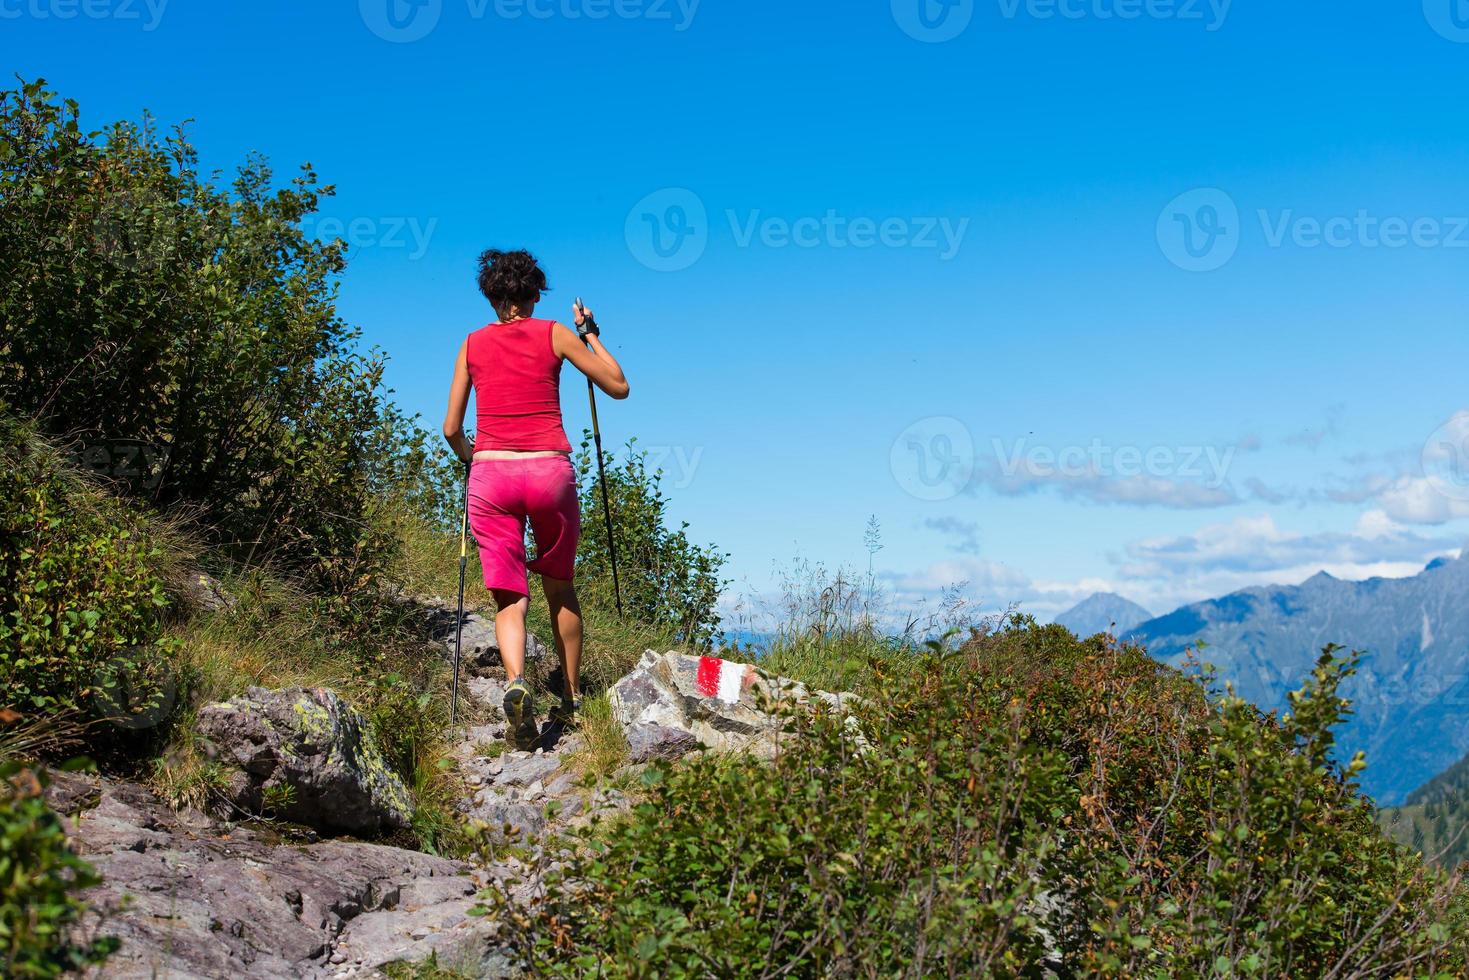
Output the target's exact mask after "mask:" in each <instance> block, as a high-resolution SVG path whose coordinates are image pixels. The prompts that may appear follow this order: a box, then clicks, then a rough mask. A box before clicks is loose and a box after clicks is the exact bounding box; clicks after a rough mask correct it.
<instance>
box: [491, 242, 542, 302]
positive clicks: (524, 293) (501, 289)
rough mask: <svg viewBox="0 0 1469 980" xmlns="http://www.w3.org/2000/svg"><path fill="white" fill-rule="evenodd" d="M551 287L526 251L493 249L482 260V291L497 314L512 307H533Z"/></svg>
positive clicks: (538, 266) (532, 256) (532, 257)
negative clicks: (532, 304) (531, 305)
mask: <svg viewBox="0 0 1469 980" xmlns="http://www.w3.org/2000/svg"><path fill="white" fill-rule="evenodd" d="M550 288H551V287H550V284H549V283H547V282H546V274H545V273H544V272H542V271H541V267H540V265H539V264H538V263H537V262H536V257H535V256H534V255H532V254H530V253H529V252H527V251H526V250H525V249H523V248H522V249H517V250H515V251H513V252H502V251H501V250H500V249H498V248H492V249H488V250H486V251H485V253H484V254H483V255H481V256H480V257H479V291H480V292H482V293H484V294H485V299H487V300H489V301H490V305H491V306H493V307H494V308H495V310H496V312H500V311H503V310H506V309H508V308H509V307H510V306H511V305H512V304H513V305H515V306H521V307H524V306H529V305H530V304H531V303H534V302H535V301H536V300H537V299H538V298H539V297H540V294H541V293H544V292H545V291H546V290H548V289H550Z"/></svg>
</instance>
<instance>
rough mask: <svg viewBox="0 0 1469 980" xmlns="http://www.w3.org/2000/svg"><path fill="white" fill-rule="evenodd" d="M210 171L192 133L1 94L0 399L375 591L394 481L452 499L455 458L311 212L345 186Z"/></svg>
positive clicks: (294, 560) (344, 586) (257, 548)
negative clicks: (90, 118)
mask: <svg viewBox="0 0 1469 980" xmlns="http://www.w3.org/2000/svg"><path fill="white" fill-rule="evenodd" d="M196 168H197V157H196V154H195V151H194V149H193V147H192V146H190V144H189V142H188V140H187V139H186V137H185V135H184V133H183V130H182V129H181V128H180V129H178V130H176V131H174V132H173V133H172V134H170V135H167V136H160V135H159V134H158V133H157V131H156V130H155V128H154V126H153V124H152V122H151V120H145V121H144V123H143V124H142V125H141V126H139V125H133V124H129V123H118V124H115V125H113V126H111V127H109V128H108V129H107V130H106V131H105V132H102V133H89V132H86V131H85V130H84V129H83V128H82V127H81V125H80V121H79V110H78V108H77V106H76V104H75V103H74V102H72V101H70V100H66V101H61V100H58V98H57V97H56V96H55V95H54V94H52V93H50V92H48V91H47V90H46V89H45V88H44V83H42V82H33V83H28V84H25V85H23V87H22V88H21V89H19V90H15V91H8V92H4V93H0V399H4V400H7V401H9V402H10V404H11V406H12V408H13V409H14V410H15V411H17V412H19V413H21V414H24V415H26V416H30V417H34V418H36V419H37V420H39V422H40V424H41V425H42V427H43V429H44V430H45V431H46V432H48V433H50V434H53V435H57V436H64V437H67V438H68V439H70V440H72V442H73V444H74V445H75V446H76V448H77V450H78V452H79V454H80V456H81V458H83V459H84V460H87V461H89V465H95V464H96V463H97V461H98V460H100V461H101V462H102V464H103V465H101V466H99V467H98V468H99V469H101V470H103V471H105V472H107V474H108V475H113V476H115V475H116V473H117V471H118V470H119V469H122V470H124V471H126V472H128V474H129V477H130V478H129V479H125V480H122V481H120V485H119V489H125V490H129V491H131V492H133V493H136V494H139V495H142V496H146V497H147V498H149V499H150V500H152V501H154V502H156V503H158V504H160V505H170V504H174V503H178V502H188V503H191V504H193V505H197V506H198V507H201V508H203V511H204V512H203V516H204V517H205V519H206V522H205V526H206V527H207V528H208V530H209V533H210V536H211V538H212V539H213V541H214V542H216V543H218V544H222V545H225V546H227V547H228V548H229V549H230V551H231V552H232V553H233V554H234V555H235V557H236V558H238V559H240V560H244V561H246V562H249V563H257V562H262V561H265V560H269V561H271V562H272V563H274V564H276V565H277V566H278V567H281V568H284V569H288V570H291V571H293V572H299V573H301V574H303V575H305V576H306V577H307V578H308V579H309V580H311V581H313V582H314V583H316V584H319V585H320V586H322V587H323V588H324V589H326V590H330V591H337V592H349V591H352V590H356V589H359V588H360V587H361V586H362V585H363V583H364V582H365V581H371V580H372V579H373V577H374V576H375V575H376V574H377V572H378V570H379V569H380V567H381V565H382V563H383V562H384V561H386V560H388V559H389V558H390V557H391V551H392V543H393V541H392V537H391V535H389V534H385V533H381V530H382V529H381V527H380V526H379V524H378V523H377V522H376V521H375V520H374V517H375V509H376V508H377V507H378V506H379V505H380V502H381V500H382V498H383V497H384V495H385V494H387V495H393V496H396V497H398V498H401V499H403V500H406V501H408V502H409V504H410V506H411V509H412V510H413V511H414V512H415V513H418V514H420V515H425V516H429V517H437V516H440V515H442V514H443V513H444V512H445V510H446V508H448V507H449V506H450V504H449V503H448V501H449V500H451V499H452V498H453V496H454V491H453V487H452V482H453V481H452V478H450V474H451V473H452V470H453V468H452V467H451V466H449V465H448V463H447V459H446V454H445V453H444V452H443V451H442V449H441V448H438V449H436V448H434V441H433V440H430V439H429V438H428V436H427V434H426V433H425V432H424V431H423V430H422V429H421V428H419V427H418V426H416V425H415V424H414V423H413V422H412V420H409V419H405V418H403V417H402V416H401V415H400V414H398V413H397V412H396V410H395V409H393V408H392V407H391V406H390V405H389V404H388V403H387V401H386V395H387V394H388V393H387V392H386V391H384V389H383V387H382V374H383V358H382V357H381V356H380V355H378V354H376V353H371V354H364V353H362V352H361V351H359V350H358V348H357V346H356V342H357V332H356V331H355V330H354V329H352V328H350V327H349V326H348V325H347V324H346V323H345V322H344V321H343V320H342V319H341V318H340V317H339V316H338V315H337V313H336V308H335V298H336V285H335V277H336V276H337V274H338V273H340V272H341V270H342V268H343V267H344V264H345V260H344V249H345V245H344V244H343V243H342V242H340V241H331V242H319V241H316V240H314V239H313V238H311V237H309V236H308V235H307V234H306V232H305V231H304V230H303V229H302V220H303V219H304V218H306V217H307V216H308V215H310V214H311V213H312V211H314V210H315V208H316V206H317V203H318V201H319V200H320V198H321V197H322V196H324V195H329V194H331V193H332V188H330V187H329V186H323V185H322V184H320V183H319V181H318V180H317V177H316V174H315V173H314V172H313V171H312V170H311V168H310V167H309V166H306V167H304V168H303V169H302V171H301V173H300V175H299V176H298V177H296V178H295V179H294V180H293V181H292V182H291V183H290V186H289V187H287V188H284V189H273V188H272V183H273V174H272V172H271V169H270V167H269V166H268V165H267V164H266V163H265V162H264V161H263V160H261V159H258V158H251V159H249V160H248V161H247V162H246V163H245V164H244V166H242V167H241V168H240V170H239V172H238V174H237V176H236V177H235V179H234V180H233V181H232V182H231V183H230V184H228V185H227V186H221V185H219V184H218V183H217V182H216V181H217V178H216V177H210V178H205V177H202V176H201V175H200V174H199V172H198V171H197V169H196ZM124 455H126V456H127V457H128V458H132V457H138V458H141V459H142V460H143V461H144V462H145V463H146V465H145V466H142V467H134V468H132V469H128V467H126V466H123V467H119V466H117V465H115V464H116V462H117V460H118V458H120V457H122V456H124ZM446 480H447V482H445V481H446Z"/></svg>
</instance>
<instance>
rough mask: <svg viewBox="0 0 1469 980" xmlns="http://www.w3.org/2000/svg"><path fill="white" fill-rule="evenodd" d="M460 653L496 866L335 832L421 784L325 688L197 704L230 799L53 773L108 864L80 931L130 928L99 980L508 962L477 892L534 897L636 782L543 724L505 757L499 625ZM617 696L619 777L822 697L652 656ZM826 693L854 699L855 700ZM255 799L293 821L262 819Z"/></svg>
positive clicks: (384, 818)
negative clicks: (625, 746) (621, 749)
mask: <svg viewBox="0 0 1469 980" xmlns="http://www.w3.org/2000/svg"><path fill="white" fill-rule="evenodd" d="M452 620H453V615H452V613H450V614H449V624H450V626H451V627H452ZM464 650H465V669H466V675H465V678H464V683H463V684H462V685H461V689H460V693H461V697H463V698H464V699H465V707H466V709H467V710H466V715H467V716H468V717H470V718H472V719H475V720H476V721H477V722H478V723H477V724H471V725H469V726H468V727H466V728H465V729H463V730H462V731H461V732H460V733H459V734H458V738H457V741H456V743H455V745H454V747H453V749H452V751H451V753H450V757H451V759H452V762H453V765H454V767H455V768H454V773H455V776H456V778H457V780H458V785H459V786H460V787H461V793H460V798H459V800H458V802H457V804H456V806H457V809H458V810H459V811H460V813H461V815H462V817H463V819H464V820H465V821H479V822H481V823H482V824H483V825H484V834H485V838H486V841H487V843H489V844H490V845H491V846H490V848H489V851H490V854H491V855H492V857H490V858H489V859H488V860H482V861H477V862H475V863H473V864H471V863H468V862H462V861H454V860H447V859H444V858H440V857H435V856H432V855H429V854H425V853H422V852H419V851H414V850H408V849H404V848H400V847H393V846H388V845H384V844H376V843H366V842H362V841H357V840H351V839H348V838H346V837H339V836H334V835H340V834H364V835H368V834H372V833H374V832H377V831H383V830H392V829H395V828H402V827H404V826H406V825H407V821H408V819H409V818H410V816H411V797H410V795H409V792H408V789H407V788H406V787H405V786H404V785H403V784H402V782H401V780H400V779H399V778H398V777H397V776H396V775H395V774H394V773H392V772H391V771H390V770H389V769H388V767H387V766H386V765H385V764H384V763H383V761H382V759H381V757H380V756H379V755H378V754H377V753H376V750H375V748H374V747H373V746H372V744H371V739H370V738H369V737H366V736H365V734H364V733H365V730H366V728H367V726H366V723H365V720H364V719H362V718H361V717H360V716H358V715H357V714H356V712H355V711H354V710H353V709H352V708H351V707H350V706H348V705H347V704H346V703H345V702H343V701H342V700H341V699H340V698H338V697H337V696H336V694H335V693H334V692H332V691H329V690H326V689H302V688H295V689H285V690H276V691H271V690H265V689H259V688H252V689H251V690H250V691H249V692H247V693H246V694H245V695H243V696H242V697H239V698H235V699H232V700H231V701H229V702H224V703H222V704H218V705H210V706H207V707H205V708H204V709H202V710H201V711H200V715H199V723H198V725H199V734H200V736H201V738H202V739H204V740H205V742H206V744H208V745H209V746H210V747H211V754H212V755H213V757H214V758H215V759H216V761H217V762H218V763H219V764H220V766H221V767H222V769H223V770H224V771H225V772H227V773H228V778H227V779H225V780H224V782H223V785H222V786H221V788H220V791H219V795H220V797H221V799H222V802H223V804H224V810H225V812H224V813H221V812H218V811H216V812H212V813H203V812H200V811H199V810H195V809H185V810H183V811H177V812H176V811H175V810H173V809H172V808H171V807H169V806H168V805H167V804H165V803H164V802H163V801H161V800H160V799H158V798H157V797H156V796H155V795H154V794H153V793H152V792H151V791H150V790H149V789H147V788H146V787H143V786H141V785H137V784H134V783H129V782H124V781H118V780H112V779H108V778H105V777H101V776H95V775H93V776H81V775H69V774H61V773H58V774H56V775H55V777H54V781H53V783H52V785H51V786H50V787H49V789H48V797H49V799H50V802H51V804H52V806H53V807H54V808H55V809H56V810H57V812H58V813H61V814H64V815H66V816H67V817H68V819H67V820H66V824H67V826H68V829H69V831H70V833H71V835H72V837H73V840H74V842H75V845H76V847H77V849H78V850H79V852H80V853H82V854H83V855H84V856H85V857H86V858H87V859H88V860H89V861H91V862H92V863H93V865H94V866H95V867H96V869H97V870H98V871H99V872H100V873H101V874H102V875H103V877H104V883H103V884H102V885H100V886H98V887H96V888H95V889H93V890H91V891H90V892H88V893H87V898H88V901H89V902H90V903H91V907H92V908H91V911H90V912H89V918H88V921H87V924H86V927H85V928H86V935H87V936H98V935H112V936H116V937H118V938H119V939H120V940H121V947H120V948H119V950H118V951H117V952H116V953H115V954H114V955H113V956H112V958H111V959H110V960H109V961H108V963H107V964H106V966H105V968H104V969H103V970H102V972H101V973H100V974H99V975H100V976H105V977H118V978H134V977H138V978H155V977H170V978H178V980H187V978H196V977H197V978H211V980H212V978H221V977H240V976H249V977H262V978H296V977H311V978H316V977H381V976H385V975H386V974H385V973H384V972H383V970H384V968H385V967H387V966H389V965H390V964H394V963H406V962H421V961H424V960H427V959H428V958H429V957H430V956H436V957H437V960H438V962H439V963H440V965H442V966H445V967H450V968H453V969H455V970H457V971H460V972H463V973H465V974H467V975H470V976H481V977H498V976H510V975H513V973H514V966H515V965H514V963H513V962H512V959H511V957H510V956H509V955H508V954H507V952H506V950H505V949H504V948H502V946H501V944H500V942H499V939H498V926H497V923H495V922H494V921H490V920H489V919H488V918H487V917H484V916H476V915H472V914H471V912H470V910H471V909H472V908H473V907H474V905H475V904H476V900H475V895H476V893H477V892H479V891H480V890H481V889H482V888H484V887H485V886H486V885H488V884H489V883H490V881H491V880H492V879H500V880H501V881H509V882H510V884H511V894H512V896H519V897H522V898H528V897H529V896H530V895H531V894H533V892H534V889H536V888H537V887H538V881H537V878H536V873H535V872H534V870H533V869H536V868H540V869H545V868H549V867H555V865H556V861H557V860H558V859H559V858H561V857H564V856H566V855H567V853H569V852H566V851H563V850H560V848H561V846H562V845H561V844H559V843H557V832H558V831H562V830H566V829H569V828H572V827H576V826H580V825H584V824H586V823H587V822H589V821H591V820H593V819H595V818H598V817H601V816H606V815H608V814H612V813H615V812H616V811H618V810H620V809H622V808H625V807H626V806H628V805H629V800H628V798H627V797H626V796H625V795H624V794H623V793H622V792H620V791H618V790H617V789H615V788H612V787H613V786H614V785H616V784H618V783H624V784H625V783H627V782H629V781H630V780H627V779H623V780H618V779H616V778H614V779H612V780H610V781H609V780H604V781H603V783H602V785H601V786H600V787H597V786H589V785H585V782H586V781H585V780H583V779H581V778H580V777H579V774H578V771H577V769H576V768H575V765H574V763H573V762H572V759H573V756H574V754H575V753H576V752H577V751H578V750H580V749H581V748H582V747H583V742H582V736H581V735H580V734H578V733H577V732H575V731H570V732H561V731H557V730H553V729H551V728H550V727H546V728H543V738H542V740H541V745H540V747H538V748H536V749H535V750H534V751H529V752H526V751H505V750H504V747H503V735H504V717H503V713H502V712H501V710H500V698H501V695H502V693H503V680H502V678H503V674H499V671H498V660H499V656H498V654H499V651H498V648H497V647H496V645H495V642H494V627H493V624H492V623H490V622H489V621H487V620H483V619H480V618H479V617H470V619H469V620H468V621H467V623H466V631H465V647H464ZM530 652H531V653H532V654H533V655H534V656H544V654H545V648H544V646H543V645H541V644H539V643H533V644H532V649H531V651H530ZM497 674H499V676H498V677H497V676H496V675H497ZM609 694H610V698H611V701H612V703H613V709H614V714H615V716H616V717H617V719H618V721H619V722H620V723H621V724H622V726H623V728H624V731H625V732H626V734H627V738H628V743H629V748H630V754H629V760H628V764H627V766H626V767H625V768H624V771H623V774H624V775H626V776H631V775H634V774H635V773H636V771H637V769H638V768H640V767H641V766H643V765H645V764H646V763H647V762H648V761H650V760H652V759H655V758H669V759H672V758H677V757H679V756H681V755H683V754H686V753H688V752H690V751H695V750H698V749H700V748H703V749H708V750H712V751H747V752H752V753H755V754H757V755H763V754H767V753H769V752H771V751H773V749H774V746H775V744H776V740H777V739H778V738H779V735H780V730H781V723H780V721H779V719H778V718H777V717H776V716H775V715H773V714H771V713H768V712H767V711H765V710H762V708H763V707H768V706H769V704H770V703H771V702H770V701H767V700H764V698H795V699H796V700H798V701H801V702H809V701H810V700H811V698H809V697H808V695H807V692H806V691H805V689H804V688H802V687H801V686H800V685H798V684H794V683H793V682H789V681H783V680H780V679H775V678H767V677H766V676H765V675H764V674H762V673H760V672H759V671H757V670H756V669H755V668H753V667H751V666H749V665H746V664H735V663H730V662H725V661H721V660H717V659H714V658H707V657H705V658H701V657H694V656H686V655H682V654H679V653H676V652H671V653H665V654H657V653H654V652H653V651H649V652H648V653H647V654H645V655H644V657H643V659H642V661H641V662H640V663H639V664H638V666H637V668H636V669H635V670H634V671H633V672H632V673H630V674H629V675H628V676H627V677H624V678H623V679H622V680H621V681H619V682H618V684H617V685H616V686H615V687H614V688H613V689H612V691H611V692H609ZM816 697H818V698H819V699H820V701H822V702H824V703H825V704H828V705H830V706H833V707H836V708H841V709H845V707H846V705H847V703H848V701H847V699H848V698H849V697H850V696H848V695H828V694H824V693H818V695H816ZM757 705H759V707H757ZM629 770H630V771H629ZM262 811H268V812H270V813H271V814H272V815H273V816H274V817H276V818H277V819H280V820H282V821H285V822H287V823H288V824H289V832H277V831H276V827H277V826H283V825H277V824H275V823H273V822H272V821H263V820H260V819H255V818H254V815H257V814H260V813H261V812H262ZM499 845H512V846H499ZM548 851H549V853H548Z"/></svg>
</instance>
